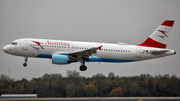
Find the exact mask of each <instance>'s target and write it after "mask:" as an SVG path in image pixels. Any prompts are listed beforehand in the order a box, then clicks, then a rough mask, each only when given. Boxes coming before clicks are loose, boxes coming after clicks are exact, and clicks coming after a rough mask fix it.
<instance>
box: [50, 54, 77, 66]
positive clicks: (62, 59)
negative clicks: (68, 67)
mask: <svg viewBox="0 0 180 101" xmlns="http://www.w3.org/2000/svg"><path fill="white" fill-rule="evenodd" d="M74 61H75V60H72V59H70V58H69V56H68V55H61V54H53V55H52V63H53V64H59V65H63V64H70V63H71V62H74Z"/></svg>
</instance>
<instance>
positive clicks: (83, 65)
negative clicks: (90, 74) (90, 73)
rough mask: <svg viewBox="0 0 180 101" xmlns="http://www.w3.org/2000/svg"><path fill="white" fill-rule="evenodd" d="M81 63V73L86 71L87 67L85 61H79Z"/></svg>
mask: <svg viewBox="0 0 180 101" xmlns="http://www.w3.org/2000/svg"><path fill="white" fill-rule="evenodd" d="M79 62H81V66H80V67H79V69H80V70H81V71H86V70H87V67H86V66H85V62H84V61H83V59H79Z"/></svg>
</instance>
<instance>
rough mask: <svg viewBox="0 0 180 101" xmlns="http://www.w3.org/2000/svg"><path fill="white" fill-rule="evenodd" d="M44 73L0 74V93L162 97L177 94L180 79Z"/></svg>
mask: <svg viewBox="0 0 180 101" xmlns="http://www.w3.org/2000/svg"><path fill="white" fill-rule="evenodd" d="M66 75H67V77H63V76H62V75H61V74H44V75H43V76H42V77H41V78H33V79H32V80H30V81H28V80H26V79H24V78H23V79H22V80H17V81H15V80H13V79H11V78H9V77H8V76H6V75H3V74H2V75H1V77H0V94H37V95H38V97H108V96H110V97H111V96H112V97H133V96H134V97H138V96H143V97H149V96H151V97H164V96H180V78H177V77H176V76H175V75H173V76H171V77H170V76H169V75H168V74H165V75H163V76H162V75H158V76H155V77H153V76H151V75H149V74H141V75H140V76H133V77H119V76H115V74H114V73H113V72H110V73H109V75H108V77H106V76H104V75H103V74H100V73H98V74H96V75H94V76H92V77H82V76H80V74H79V72H76V71H67V74H66Z"/></svg>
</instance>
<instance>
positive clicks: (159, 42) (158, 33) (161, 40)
mask: <svg viewBox="0 0 180 101" xmlns="http://www.w3.org/2000/svg"><path fill="white" fill-rule="evenodd" d="M173 24H174V20H165V21H164V22H163V23H162V24H161V25H160V26H159V27H158V28H157V29H156V30H155V31H154V32H153V33H152V34H151V35H150V36H149V37H148V38H147V39H146V40H145V41H144V42H143V43H142V44H139V45H138V46H145V47H155V48H164V49H165V48H166V45H167V41H168V38H169V35H170V33H171V29H172V27H173Z"/></svg>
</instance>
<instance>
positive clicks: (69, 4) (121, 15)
mask: <svg viewBox="0 0 180 101" xmlns="http://www.w3.org/2000/svg"><path fill="white" fill-rule="evenodd" d="M179 10H180V0H16V1H15V0H0V48H1V50H0V74H6V75H8V68H10V71H11V75H10V76H11V78H15V79H16V80H17V79H22V78H26V79H28V80H30V79H32V78H33V77H40V76H42V75H43V74H45V73H61V74H62V75H64V76H65V73H66V70H76V71H78V72H79V73H80V75H81V76H86V77H91V76H93V75H94V74H97V73H103V74H104V75H106V76H107V75H108V73H109V72H114V73H115V74H116V75H119V76H134V75H140V74H144V73H146V74H151V75H153V76H154V75H158V74H161V75H164V74H170V75H173V74H175V75H176V76H178V77H180V54H179V53H180V46H179V43H180V40H179V38H180V34H179V33H180V28H179V27H180V11H179ZM166 19H173V20H175V23H174V27H173V29H172V32H171V36H170V37H169V42H168V46H167V48H169V49H173V50H176V51H177V54H176V55H173V56H168V57H165V58H159V59H152V60H146V61H142V62H141V61H140V62H133V63H116V64H113V63H100V64H99V63H96V62H95V63H86V65H87V67H88V69H87V71H85V72H81V71H80V70H79V66H80V63H72V64H70V65H54V64H52V63H51V60H49V59H37V58H29V59H28V66H27V67H26V68H24V67H23V66H22V64H23V63H24V58H23V57H17V56H12V55H9V54H6V53H4V52H3V51H2V47H3V46H4V45H6V44H8V43H10V42H11V41H13V40H15V39H19V38H26V37H31V38H46V39H60V40H78V41H94V42H106V43H118V42H125V43H128V44H135V45H136V44H140V43H142V42H143V41H144V40H145V39H146V38H147V37H148V36H149V35H150V34H151V33H152V32H153V31H154V30H155V29H156V28H157V27H158V26H159V25H160V24H161V23H162V22H163V21H164V20H166Z"/></svg>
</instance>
